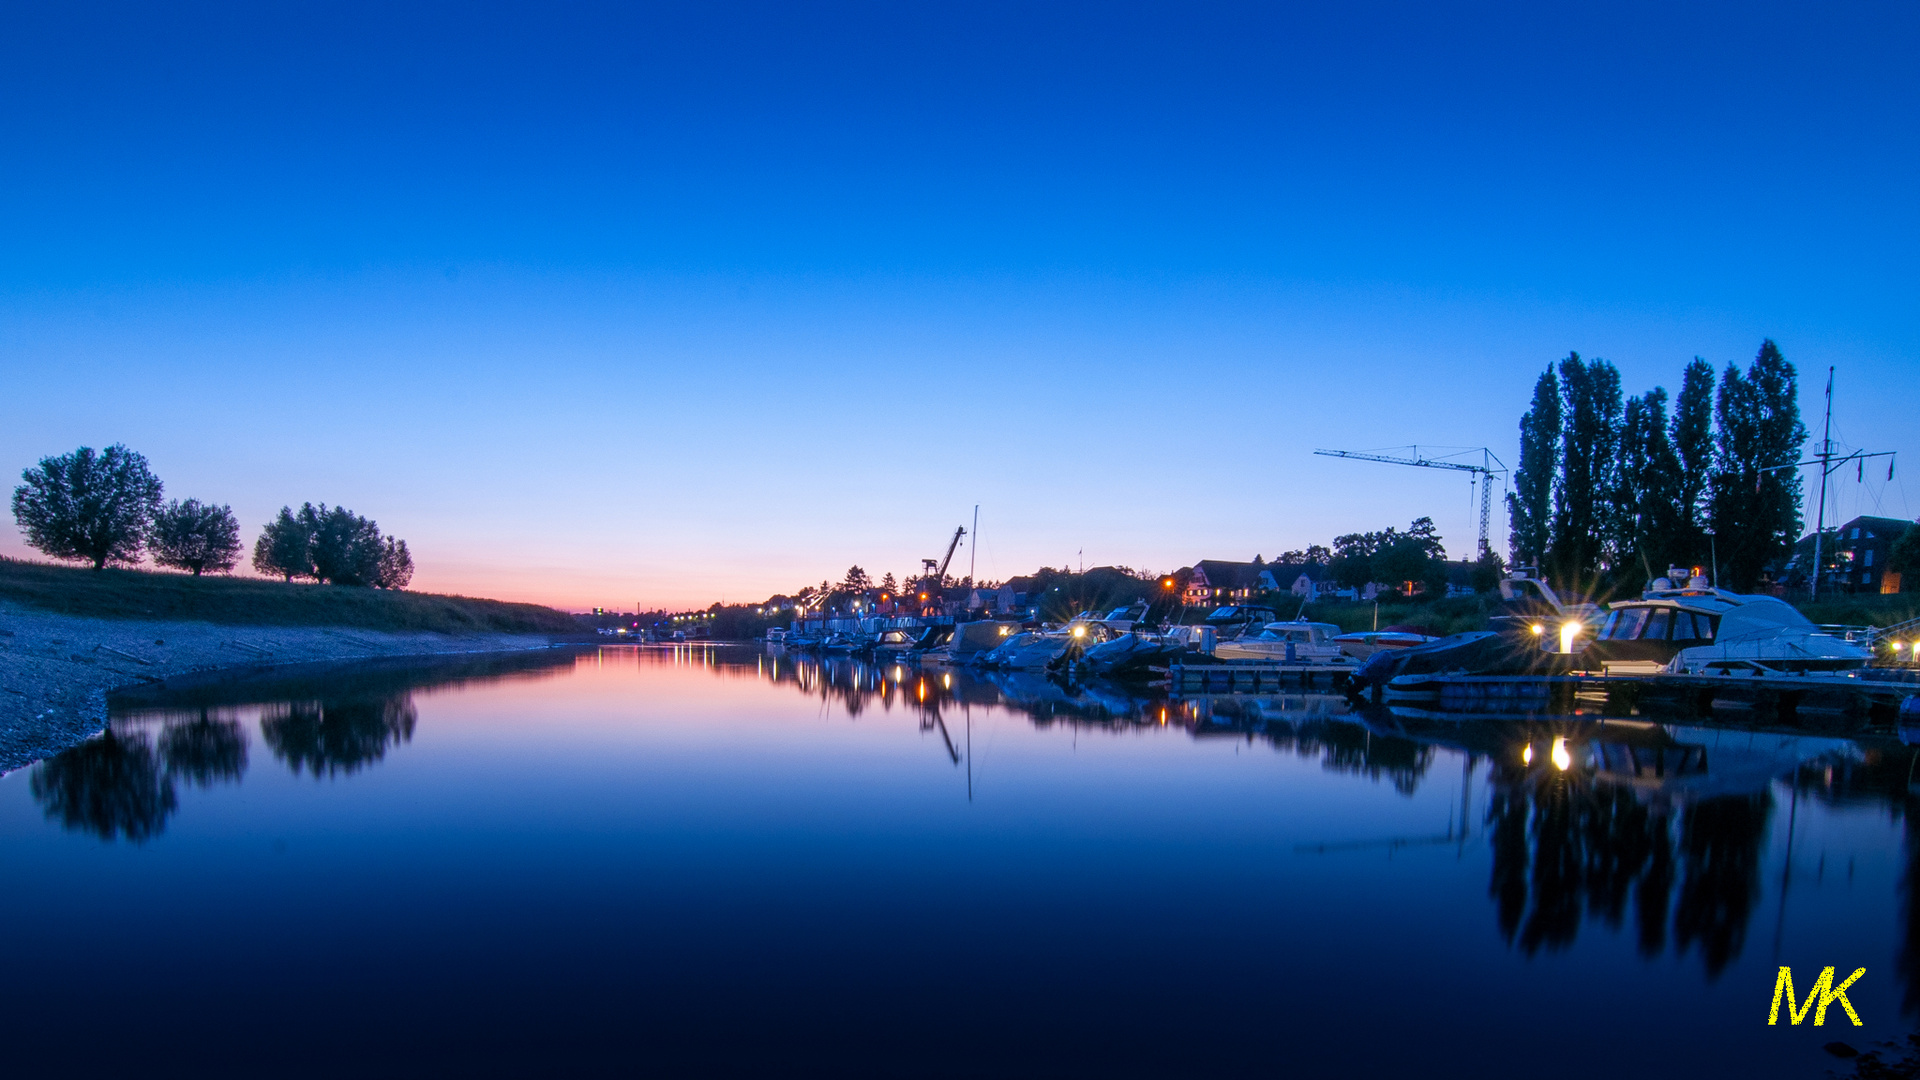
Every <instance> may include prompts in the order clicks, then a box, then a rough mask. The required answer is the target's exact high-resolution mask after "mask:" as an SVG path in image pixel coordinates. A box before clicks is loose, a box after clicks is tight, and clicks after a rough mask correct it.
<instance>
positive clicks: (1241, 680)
mask: <svg viewBox="0 0 1920 1080" xmlns="http://www.w3.org/2000/svg"><path fill="white" fill-rule="evenodd" d="M1358 666H1359V665H1357V664H1356V665H1354V667H1358ZM1153 670H1154V671H1155V672H1156V673H1161V674H1164V676H1165V677H1164V678H1163V679H1161V680H1159V681H1158V682H1157V683H1156V685H1159V686H1164V687H1166V688H1167V689H1168V690H1170V691H1173V692H1175V693H1178V692H1181V691H1202V692H1206V693H1261V692H1270V691H1275V690H1283V689H1289V688H1292V689H1312V688H1313V687H1316V686H1324V687H1327V688H1328V689H1330V690H1345V689H1346V688H1347V686H1348V684H1349V683H1350V681H1351V677H1352V675H1353V667H1335V666H1333V665H1330V664H1287V663H1278V664H1263V663H1233V664H1226V663H1210V664H1174V665H1172V666H1171V667H1166V668H1154V669H1153Z"/></svg>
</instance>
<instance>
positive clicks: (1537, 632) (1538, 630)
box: [1533, 623, 1547, 637]
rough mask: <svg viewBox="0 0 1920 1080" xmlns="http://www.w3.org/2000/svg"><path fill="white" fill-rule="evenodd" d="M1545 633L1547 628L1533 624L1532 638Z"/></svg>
mask: <svg viewBox="0 0 1920 1080" xmlns="http://www.w3.org/2000/svg"><path fill="white" fill-rule="evenodd" d="M1546 632H1547V628H1546V627H1544V626H1541V625H1540V624H1539V623H1534V624H1533V636H1534V637H1539V636H1540V635H1541V634H1544V633H1546Z"/></svg>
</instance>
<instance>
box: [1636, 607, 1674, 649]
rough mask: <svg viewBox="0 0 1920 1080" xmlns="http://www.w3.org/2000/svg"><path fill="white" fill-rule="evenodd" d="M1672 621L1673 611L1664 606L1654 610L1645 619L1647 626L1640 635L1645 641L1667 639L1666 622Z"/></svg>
mask: <svg viewBox="0 0 1920 1080" xmlns="http://www.w3.org/2000/svg"><path fill="white" fill-rule="evenodd" d="M1672 621H1673V612H1671V611H1668V610H1666V609H1664V608H1661V609H1658V610H1655V611H1654V613H1653V614H1652V615H1651V616H1650V617H1648V619H1647V627H1646V629H1645V630H1643V631H1641V633H1640V637H1641V638H1642V639H1644V640H1647V641H1665V640H1667V624H1668V623H1670V622H1672Z"/></svg>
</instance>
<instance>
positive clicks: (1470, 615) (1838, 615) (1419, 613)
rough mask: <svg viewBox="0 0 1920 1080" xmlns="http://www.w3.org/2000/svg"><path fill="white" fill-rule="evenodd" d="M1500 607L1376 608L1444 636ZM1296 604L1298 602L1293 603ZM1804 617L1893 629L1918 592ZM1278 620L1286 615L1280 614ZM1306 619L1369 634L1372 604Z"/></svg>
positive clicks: (1483, 599)
mask: <svg viewBox="0 0 1920 1080" xmlns="http://www.w3.org/2000/svg"><path fill="white" fill-rule="evenodd" d="M1498 602H1499V597H1498V596H1497V595H1491V596H1459V597H1453V598H1451V599H1447V600H1434V601H1431V602H1427V601H1385V602H1382V603H1381V605H1380V625H1381V626H1382V627H1386V626H1395V625H1406V626H1430V627H1432V628H1433V629H1435V630H1437V631H1439V632H1440V633H1442V634H1458V633H1462V632H1464V631H1467V630H1485V629H1486V628H1487V616H1488V615H1489V614H1490V613H1491V612H1492V610H1493V607H1494V605H1495V604H1497V603H1498ZM1296 603H1297V601H1296ZM1794 606H1795V607H1797V608H1799V609H1800V610H1801V611H1802V612H1803V613H1804V614H1805V615H1806V616H1807V618H1809V619H1811V620H1813V621H1814V622H1816V623H1840V624H1844V625H1848V626H1892V625H1894V624H1895V623H1900V622H1905V621H1906V620H1908V619H1912V618H1915V617H1920V593H1901V594H1898V595H1895V596H1838V597H1835V598H1833V599H1822V600H1820V601H1819V602H1817V603H1808V602H1805V601H1796V602H1795V603H1794ZM1282 607H1283V610H1282V611H1281V614H1282V616H1288V615H1290V612H1289V611H1287V610H1285V609H1284V605H1282ZM1307 618H1309V619H1313V620H1316V621H1319V622H1330V623H1337V624H1339V626H1340V628H1341V629H1342V630H1371V629H1373V626H1374V622H1373V605H1372V604H1370V603H1352V602H1349V601H1345V600H1327V601H1322V602H1320V603H1317V604H1309V605H1307Z"/></svg>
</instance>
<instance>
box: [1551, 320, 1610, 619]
mask: <svg viewBox="0 0 1920 1080" xmlns="http://www.w3.org/2000/svg"><path fill="white" fill-rule="evenodd" d="M1560 397H1561V400H1562V402H1563V405H1564V408H1565V413H1564V416H1563V418H1562V422H1561V437H1560V478H1559V481H1560V482H1559V483H1558V484H1557V485H1556V486H1555V488H1554V499H1553V527H1552V532H1551V538H1550V540H1549V541H1548V544H1547V547H1548V551H1549V561H1550V562H1551V563H1552V565H1553V572H1554V573H1555V574H1556V575H1557V576H1558V577H1559V578H1560V579H1561V580H1562V581H1565V582H1577V581H1580V580H1582V579H1587V578H1591V577H1592V576H1593V574H1594V572H1595V571H1596V570H1598V569H1599V567H1600V563H1601V560H1602V558H1603V557H1605V555H1606V554H1607V546H1608V545H1607V540H1608V539H1609V534H1610V532H1611V529H1610V528H1609V525H1610V524H1611V521H1610V519H1611V518H1612V514H1611V512H1610V511H1609V509H1608V507H1607V503H1606V500H1607V498H1608V496H1609V495H1610V494H1611V493H1612V492H1613V491H1614V490H1615V488H1616V487H1617V481H1616V479H1615V475H1616V472H1617V470H1618V459H1617V454H1618V451H1619V444H1620V372H1619V370H1618V369H1616V368H1615V367H1614V366H1613V365H1612V364H1610V363H1608V362H1607V361H1605V360H1592V361H1583V360H1581V359H1580V354H1579V353H1568V354H1567V358H1566V359H1565V360H1562V361H1560Z"/></svg>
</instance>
